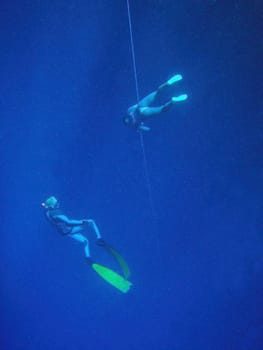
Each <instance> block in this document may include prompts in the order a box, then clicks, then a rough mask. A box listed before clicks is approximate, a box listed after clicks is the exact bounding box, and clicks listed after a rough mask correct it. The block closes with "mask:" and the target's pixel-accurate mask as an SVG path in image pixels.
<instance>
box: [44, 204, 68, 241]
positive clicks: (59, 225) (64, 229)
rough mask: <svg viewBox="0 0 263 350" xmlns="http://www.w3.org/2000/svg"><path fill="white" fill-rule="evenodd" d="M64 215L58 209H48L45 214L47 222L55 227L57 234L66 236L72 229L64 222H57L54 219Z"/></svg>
mask: <svg viewBox="0 0 263 350" xmlns="http://www.w3.org/2000/svg"><path fill="white" fill-rule="evenodd" d="M59 215H64V214H63V212H62V211H61V210H60V209H49V210H47V212H46V217H47V219H48V221H49V222H50V223H51V224H52V225H54V226H55V227H56V229H57V230H58V232H59V233H60V234H62V235H68V234H70V233H71V230H72V227H70V226H68V225H67V224H66V223H65V222H62V221H60V220H58V219H57V218H56V217H57V216H59Z"/></svg>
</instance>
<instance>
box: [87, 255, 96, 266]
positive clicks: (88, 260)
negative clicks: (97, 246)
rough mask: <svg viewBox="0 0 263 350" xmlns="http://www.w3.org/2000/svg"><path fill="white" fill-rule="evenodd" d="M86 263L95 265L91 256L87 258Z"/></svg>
mask: <svg viewBox="0 0 263 350" xmlns="http://www.w3.org/2000/svg"><path fill="white" fill-rule="evenodd" d="M86 262H87V263H88V264H89V265H92V264H94V261H93V260H92V259H91V257H90V256H87V257H86Z"/></svg>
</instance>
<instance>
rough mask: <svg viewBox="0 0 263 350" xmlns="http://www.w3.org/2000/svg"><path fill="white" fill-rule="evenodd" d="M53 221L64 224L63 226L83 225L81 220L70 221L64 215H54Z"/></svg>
mask: <svg viewBox="0 0 263 350" xmlns="http://www.w3.org/2000/svg"><path fill="white" fill-rule="evenodd" d="M54 219H55V220H58V221H61V222H64V223H65V224H67V225H70V226H78V225H83V224H84V222H83V220H70V219H69V218H68V217H67V216H66V215H56V216H55V217H54Z"/></svg>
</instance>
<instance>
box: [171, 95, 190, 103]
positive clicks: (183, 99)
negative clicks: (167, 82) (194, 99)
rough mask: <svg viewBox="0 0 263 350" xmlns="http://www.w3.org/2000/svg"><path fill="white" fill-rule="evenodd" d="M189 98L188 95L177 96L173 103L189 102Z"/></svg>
mask: <svg viewBox="0 0 263 350" xmlns="http://www.w3.org/2000/svg"><path fill="white" fill-rule="evenodd" d="M187 98H188V96H187V94H183V95H180V96H175V97H172V102H173V103H177V102H182V101H185V100H187Z"/></svg>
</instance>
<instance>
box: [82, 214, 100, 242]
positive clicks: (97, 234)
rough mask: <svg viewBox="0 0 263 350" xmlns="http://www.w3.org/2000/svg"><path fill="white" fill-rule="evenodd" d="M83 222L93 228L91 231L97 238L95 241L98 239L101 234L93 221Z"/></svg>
mask: <svg viewBox="0 0 263 350" xmlns="http://www.w3.org/2000/svg"><path fill="white" fill-rule="evenodd" d="M83 221H84V222H87V223H88V224H89V225H90V226H91V227H92V228H93V230H94V231H95V234H96V236H97V239H100V238H101V234H100V231H99V229H98V226H97V225H96V223H95V221H94V220H92V219H85V220H83Z"/></svg>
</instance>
